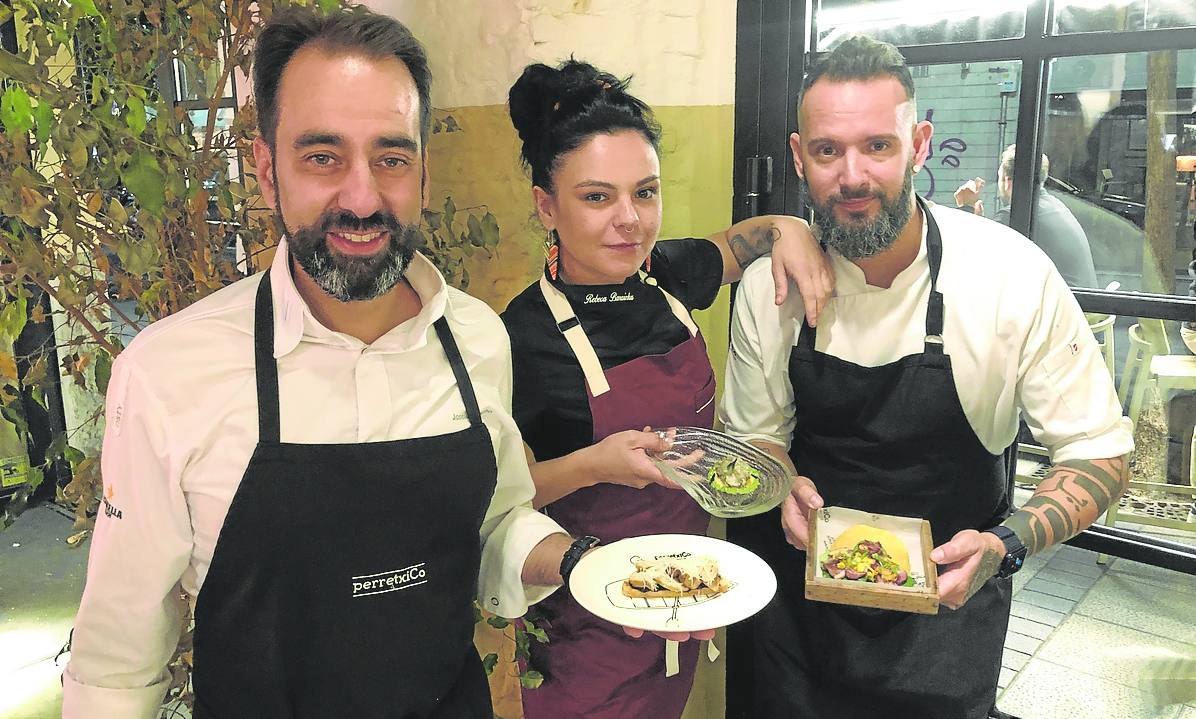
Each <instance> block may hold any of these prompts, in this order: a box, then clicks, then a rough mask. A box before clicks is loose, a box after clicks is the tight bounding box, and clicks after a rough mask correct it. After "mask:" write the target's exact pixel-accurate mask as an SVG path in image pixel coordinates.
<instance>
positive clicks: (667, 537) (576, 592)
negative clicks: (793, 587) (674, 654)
mask: <svg viewBox="0 0 1196 719" xmlns="http://www.w3.org/2000/svg"><path fill="white" fill-rule="evenodd" d="M682 552H688V553H690V554H694V555H705V556H708V557H713V558H714V559H715V560H717V561H718V569H719V573H720V574H721V575H722V576H723V577H724V578H726V579H727V581H729V582H731V588H730V589H728V590H727V591H725V592H723V593H722V594H718V595H715V596H712V597H696V598H682V599H679V600H676V599H663V598H652V599H649V598H646V597H635V598H633V597H625V596H623V591H622V587H623V580H624V579H626V578H627V577H628V576H629V575H630V574H631V572H632V570H633V569H634V568H635V567H634V564H633V563H632V562H633V560H635V559H649V558H653V559H654V558H656V557H660V556H665V555H669V554H679V553H682ZM569 591H571V592H572V593H573V597H574V598H575V599H576V600H577V603H578V604H580V605H581V606H583V607H585V609H586V610H588V611H589V612H591V613H593V614H595V615H596V616H598V617H601V618H602V619H605V620H607V621H608V622H613V623H615V624H618V625H621V626H625V627H634V628H636V629H644V630H647V631H656V632H694V631H699V630H702V629H717V628H718V627H725V626H727V625H728V624H733V623H735V622H738V621H740V620H743V619H747V618H748V617H750V616H752V615H753V614H755V613H756V612H758V611H760V610H761V609H763V608H764V605H766V604H768V601H769V600H770V599H772V595H773V594H775V593H776V591H777V578H776V575H775V574H773V573H772V569H771V568H769V566H768V565H767V564H765V563H764V560H763V559H760V558H759V557H757V556H756V555H755V554H752V553H751V552H749V551H748V550H746V549H744V548H743V547H739V546H737V545H734V544H731V543H730V542H724V541H723V540H721V539H714V538H713V537H703V536H700V535H696V534H651V535H648V536H646V537H631V538H629V539H623V540H620V541H618V542H615V543H613V544H607V545H600V546H599V547H598V548H597V549H595V550H594V551H592V552H590V553H589V554H587V555H585V556H584V557H582V559H581V561H580V562H578V563H577V566H576V567H574V568H573V572H572V573H571V574H570V575H569ZM674 602H675V603H676V604H677V619H676V620H675V621H670V619H671V618H672V616H673V604H674Z"/></svg>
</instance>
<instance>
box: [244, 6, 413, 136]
mask: <svg viewBox="0 0 1196 719" xmlns="http://www.w3.org/2000/svg"><path fill="white" fill-rule="evenodd" d="M308 45H313V46H318V47H319V48H320V49H322V50H325V51H327V52H330V53H361V54H363V55H366V56H367V57H370V58H373V59H381V58H386V57H394V58H396V59H398V61H399V62H401V63H403V64H404V65H406V66H407V71H408V72H410V73H411V77H412V79H414V80H415V90H416V92H417V93H418V95H419V139H420V146H421V147H422V146H424V145H425V144H426V142H427V139H428V131H429V129H430V127H431V125H432V71H431V70H430V69H429V68H428V55H427V53H425V52H424V47H423V45H421V44H420V42H419V40H417V39H415V36H414V35H412V34H411V31H410V30H408V29H407V27H406V26H405V25H403V23H401V22H399V21H398V20H395V19H394V18H392V17H389V16H386V15H380V14H378V13H376V12H373V11H371V10H369V9H368V8H366V7H363V6H360V5H358V6H356V7H353V8H351V9H348V10H340V11H336V12H333V13H332V14H330V15H323V14H321V13H320V12H319V11H318V10H317V9H315V8H312V7H305V6H302V5H296V6H291V7H288V8H285V9H283V10H279V11H277V12H275V13H274V14H273V15H272V16H271V17H270V20H269V21H267V23H266V26H265V27H264V28H263V29H262V32H261V34H260V35H259V36H258V39H257V47H256V48H255V49H254V53H253V99H254V104H255V105H256V106H257V123H258V129H259V130H261V133H262V137H264V138H265V140H266V142H267V143H268V144H269V145H270V147H274V138H275V133H276V132H277V130H278V87H279V85H280V84H281V82H282V73H283V70H285V69H286V66H287V64H288V63H290V61H291V58H292V57H294V56H295V53H296V52H298V51H299V50H300V49H302V48H304V47H307V46H308Z"/></svg>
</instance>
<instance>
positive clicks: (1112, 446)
mask: <svg viewBox="0 0 1196 719" xmlns="http://www.w3.org/2000/svg"><path fill="white" fill-rule="evenodd" d="M931 212H932V213H933V214H934V218H935V220H936V221H937V222H938V226H939V231H940V234H941V236H942V244H943V259H942V266H941V268H940V271H939V277H938V290H939V291H940V292H941V293H942V294H943V303H944V310H945V311H944V318H943V348H944V351H945V352H946V353H947V354H948V355H949V356H950V357H951V365H952V369H953V371H954V377H955V389H956V391H957V392H958V394H959V399H960V403H961V404H962V405H963V411H964V415H966V417H967V419H968V423H969V424H970V425H971V427H972V430H973V431H974V432H975V434H976V437H977V438H978V439H979V440H980V442H981V443H982V444H983V445H984V447H985V448H986V449H988V451H989V452H991V453H993V454H1000V453H1001V452H1003V451H1004V450H1005V448H1006V447H1008V446H1009V445H1010V444H1012V443H1013V441H1014V438H1015V437H1016V436H1017V427H1018V413H1019V412H1021V413H1022V415H1023V417H1024V418H1025V420H1026V423H1027V424H1028V425H1029V427H1030V430H1031V431H1032V432H1033V434H1034V437H1035V439H1037V440H1038V441H1039V442H1040V443H1042V445H1043V446H1045V447H1046V448H1047V449H1048V450H1049V451H1050V453H1051V457H1052V458H1053V460H1054V461H1055V462H1061V461H1065V460H1074V459H1101V458H1106V457H1116V456H1120V455H1123V454H1126V453H1127V452H1129V451H1131V450H1132V449H1133V439H1132V436H1131V432H1130V422H1129V419H1128V418H1126V417H1123V416H1122V414H1121V405H1120V403H1118V401H1117V396H1116V393H1115V391H1114V389H1113V382H1112V379H1111V378H1110V377H1109V371H1108V368H1107V366H1106V365H1105V362H1104V359H1103V357H1102V356H1101V354H1100V349H1099V347H1098V346H1097V344H1096V340H1095V338H1094V337H1093V336H1092V331H1091V330H1090V329H1089V328H1088V323H1087V320H1086V319H1085V318H1084V314H1083V312H1081V310H1080V307H1079V305H1078V304H1077V302H1076V300H1075V297H1074V296H1073V295H1072V293H1071V291H1070V290H1069V289H1068V287H1067V284H1066V283H1065V282H1064V281H1063V278H1062V277H1060V275H1059V273H1058V271H1057V270H1056V269H1055V266H1054V265H1053V264H1052V263H1051V261H1050V259H1049V258H1048V257H1047V256H1046V255H1045V254H1043V252H1042V251H1041V250H1040V249H1039V248H1038V247H1037V246H1035V245H1034V244H1033V243H1032V242H1030V241H1029V240H1027V239H1026V238H1025V237H1023V236H1022V235H1020V234H1018V233H1017V232H1015V231H1013V230H1011V229H1009V228H1008V227H1005V226H1004V225H1001V224H999V223H996V222H992V221H990V220H986V219H984V218H981V217H977V216H975V215H973V214H971V213H967V212H960V211H958V210H955V209H952V208H944V207H941V206H935V205H931ZM831 264H832V265H833V268H834V273H835V296H834V297H833V298H831V300H830V301H829V303H828V304H827V307H826V308H825V309H824V310H823V312H822V314H821V315H820V316H819V320H818V333H817V337H816V342H815V349H816V350H817V351H819V352H823V353H826V354H829V355H832V356H835V357H838V358H840V359H843V360H846V361H848V362H853V363H855V364H858V365H861V366H864V367H877V366H880V365H884V364H888V363H891V362H894V361H896V360H898V359H900V358H902V357H906V356H908V355H912V354H920V353H921V352H922V351H923V347H924V342H925V337H926V306H927V303H928V302H929V297H930V265H929V263H928V262H927V257H926V223H925V221H923V231H922V246H921V249H920V250H919V252H918V256H917V258H916V259H915V260H914V261H913V263H912V264H911V265H910V266H909V267H907V268H906V269H905V270H903V271H902V272H901V273H900V274H898V275H897V277H896V278H895V279H894V280H893V284H892V286H891V287H888V288H881V287H873V286H870V285H868V284H867V282H866V281H865V279H864V272H863V270H861V269H860V268H859V267H858V266H857V265H855V263H853V262H851V261H850V260H847V259H845V258H844V257H842V256H841V255H839V254H837V253H835V252H833V251H832V252H831ZM802 314H803V310H802V302H801V297H800V296H799V295H798V293H796V292H790V293H789V296H788V299H787V300H786V302H785V304H783V305H782V306H780V307H777V306H776V304H775V303H774V290H773V280H772V274H771V271H770V269H769V266H768V263H767V262H756V263H755V264H753V265H752V266H751V267H749V268H748V269H747V271H746V272H745V273H744V276H743V280H742V281H741V282H740V284H739V290H738V295H737V296H736V304H735V312H734V316H733V318H732V323H731V353H730V357H729V358H728V360H727V377H726V385H725V388H724V394H723V402H722V405H721V408H720V411H721V417H722V419H723V421H724V423H725V424H726V428H727V431H728V432H729V433H730V434H733V435H736V436H739V437H741V438H745V439H756V440H764V441H768V442H773V443H776V444H779V445H781V446H783V447H785V448H788V447H789V443H790V440H791V439H792V436H793V429H794V425H795V419H794V393H793V387H792V385H791V384H790V378H789V353H790V350H791V348H792V347H793V346H794V345H795V344H796V342H797V337H798V333H799V332H800V329H801V324H802V319H801V318H802ZM805 391H811V389H810V388H805ZM812 391H817V388H813V390H812ZM797 469H798V471H799V472H800V471H801V467H798V468H797ZM811 479H812V480H813V481H814V483H815V484H817V483H818V478H817V477H811Z"/></svg>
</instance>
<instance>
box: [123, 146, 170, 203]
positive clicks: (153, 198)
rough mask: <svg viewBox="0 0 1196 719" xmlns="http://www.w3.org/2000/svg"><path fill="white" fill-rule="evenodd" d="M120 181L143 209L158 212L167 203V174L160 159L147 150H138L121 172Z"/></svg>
mask: <svg viewBox="0 0 1196 719" xmlns="http://www.w3.org/2000/svg"><path fill="white" fill-rule="evenodd" d="M120 181H121V182H123V183H124V185H125V187H127V188H129V192H132V193H133V197H136V198H137V204H138V205H140V206H141V209H143V210H145V211H147V212H151V213H157V212H159V211H161V210H162V206H163V205H165V204H166V176H165V175H163V174H162V170H161V168H159V167H158V161H157V160H156V159H154V156H153V155H151V154H150V153H149V152H147V151H146V150H138V151H137V154H136V155H134V156H133V160H132V161H131V162H130V163H129V164H128V165H126V166H125V168H124V169H123V170H121V172H120Z"/></svg>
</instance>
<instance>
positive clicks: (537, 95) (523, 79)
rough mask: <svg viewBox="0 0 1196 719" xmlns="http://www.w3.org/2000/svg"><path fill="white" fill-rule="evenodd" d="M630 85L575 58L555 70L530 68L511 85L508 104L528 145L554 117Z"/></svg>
mask: <svg viewBox="0 0 1196 719" xmlns="http://www.w3.org/2000/svg"><path fill="white" fill-rule="evenodd" d="M625 86H626V83H625V82H624V81H621V80H619V79H618V78H617V77H615V76H614V75H611V74H609V73H605V72H602V71H600V70H599V69H598V68H596V67H594V66H593V65H591V64H589V63H587V62H581V61H578V60H574V59H572V58H570V59H568V60H566V61H565V62H563V63H561V65H560V67H558V68H552V67H549V66H547V65H545V64H543V63H536V64H534V65H528V66H527V67H526V68H524V69H523V74H522V75H520V76H519V79H518V80H516V81H515V84H514V85H512V86H511V91H510V94H509V95H508V97H507V101H508V104H509V107H510V113H511V122H512V123H513V124H514V125H515V130H516V131H517V132H518V133H519V137H520V139H522V140H524V141H525V142H526V141H527V140H528V139H529V138H532V137H536V136H537V135H539V134H540V133H542V132H543V131H544V130H545V128H547V127H548V126H549V125H550V124H551V123H552V122H553V119H554V117H557V116H559V115H560V114H561V113H562V110H563V111H564V114H565V115H568V114H572V112H575V111H576V110H577V109H578V108H580V107H583V106H585V105H586V104H588V101H590V100H593V99H595V98H597V96H598V95H599V94H600V93H602V92H610V91H615V92H617V93H622V92H624V91H625Z"/></svg>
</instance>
